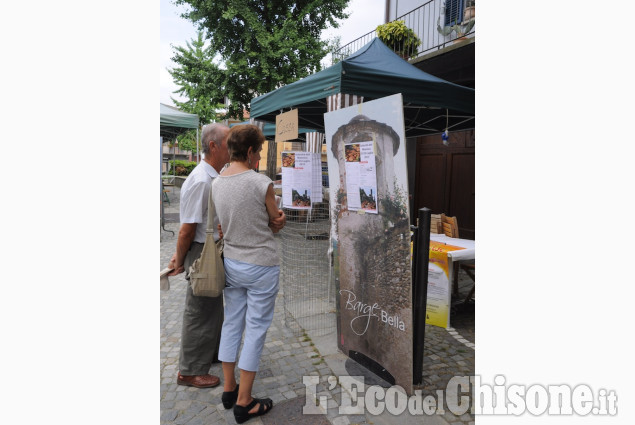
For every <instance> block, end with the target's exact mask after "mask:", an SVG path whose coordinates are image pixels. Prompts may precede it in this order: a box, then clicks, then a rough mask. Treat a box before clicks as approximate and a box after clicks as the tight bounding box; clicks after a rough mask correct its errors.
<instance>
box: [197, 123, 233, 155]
mask: <svg viewBox="0 0 635 425" xmlns="http://www.w3.org/2000/svg"><path fill="white" fill-rule="evenodd" d="M225 129H227V126H226V125H223V124H219V123H211V124H207V125H205V126H203V133H202V135H201V143H202V145H203V146H202V149H201V152H202V153H204V154H205V155H208V154H209V142H210V141H211V140H213V141H214V142H215V143H217V144H218V145H219V146H220V144H221V142H222V141H223V138H224V137H225V132H224V130H225Z"/></svg>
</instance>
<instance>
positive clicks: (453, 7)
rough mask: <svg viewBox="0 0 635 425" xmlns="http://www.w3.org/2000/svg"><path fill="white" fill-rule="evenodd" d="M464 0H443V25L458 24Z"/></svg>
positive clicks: (460, 20) (460, 19)
mask: <svg viewBox="0 0 635 425" xmlns="http://www.w3.org/2000/svg"><path fill="white" fill-rule="evenodd" d="M464 3H465V0H445V26H446V27H448V26H452V25H456V24H460V23H461V22H462V21H463V9H464V8H465V5H464Z"/></svg>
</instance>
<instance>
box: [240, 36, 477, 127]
mask: <svg viewBox="0 0 635 425" xmlns="http://www.w3.org/2000/svg"><path fill="white" fill-rule="evenodd" d="M337 93H345V94H352V95H358V96H364V101H369V100H373V99H377V98H380V97H384V96H389V95H392V94H396V93H401V94H402V96H403V99H404V118H405V124H406V135H407V136H408V137H412V136H417V135H422V134H433V133H438V132H441V131H443V130H445V128H446V125H447V126H448V127H449V128H451V129H455V130H462V129H468V128H474V89H471V88H468V87H463V86H459V85H458V84H454V83H451V82H449V81H445V80H442V79H441V78H438V77H435V76H433V75H430V74H428V73H426V72H424V71H421V70H420V69H418V68H417V67H415V66H414V65H411V64H409V63H408V62H407V61H405V60H404V59H402V58H401V57H400V56H398V55H397V54H395V53H394V52H393V51H392V50H391V49H390V48H388V47H387V46H386V45H385V44H384V43H382V42H381V40H379V39H378V38H374V39H373V40H372V41H371V42H369V43H368V44H366V45H365V46H364V47H362V48H361V49H359V50H358V51H357V52H355V53H354V54H352V55H351V56H349V57H347V58H346V59H344V60H342V61H341V62H338V63H336V64H335V65H333V66H331V67H329V68H327V69H325V70H322V71H320V72H317V73H315V74H313V75H310V76H308V77H306V78H303V79H302V80H299V81H296V82H295V83H292V84H289V85H286V86H283V87H281V88H279V89H277V90H274V91H272V92H269V93H267V94H264V95H262V96H259V97H256V98H254V99H253V100H252V101H251V111H250V114H251V117H252V118H254V119H257V120H261V121H266V122H275V117H276V115H278V114H280V113H281V111H286V110H290V109H294V108H297V109H298V119H299V123H298V125H300V126H302V127H308V128H315V129H317V130H318V131H324V113H325V112H327V107H326V97H327V96H330V95H333V94H337Z"/></svg>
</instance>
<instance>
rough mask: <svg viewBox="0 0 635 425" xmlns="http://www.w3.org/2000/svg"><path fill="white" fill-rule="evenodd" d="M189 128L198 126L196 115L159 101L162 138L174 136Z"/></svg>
mask: <svg viewBox="0 0 635 425" xmlns="http://www.w3.org/2000/svg"><path fill="white" fill-rule="evenodd" d="M190 128H198V115H196V114H188V113H186V112H181V111H179V110H178V109H176V108H173V107H171V106H168V105H164V104H163V103H161V136H163V138H166V139H169V138H171V137H176V136H177V135H178V134H180V133H183V132H185V131H187V130H188V129H190Z"/></svg>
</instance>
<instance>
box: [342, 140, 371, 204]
mask: <svg viewBox="0 0 635 425" xmlns="http://www.w3.org/2000/svg"><path fill="white" fill-rule="evenodd" d="M344 156H345V157H346V198H347V199H348V209H349V210H351V211H357V210H364V211H365V212H368V213H372V214H377V173H376V172H375V149H374V147H373V142H372V140H370V141H366V142H358V143H349V144H344Z"/></svg>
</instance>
